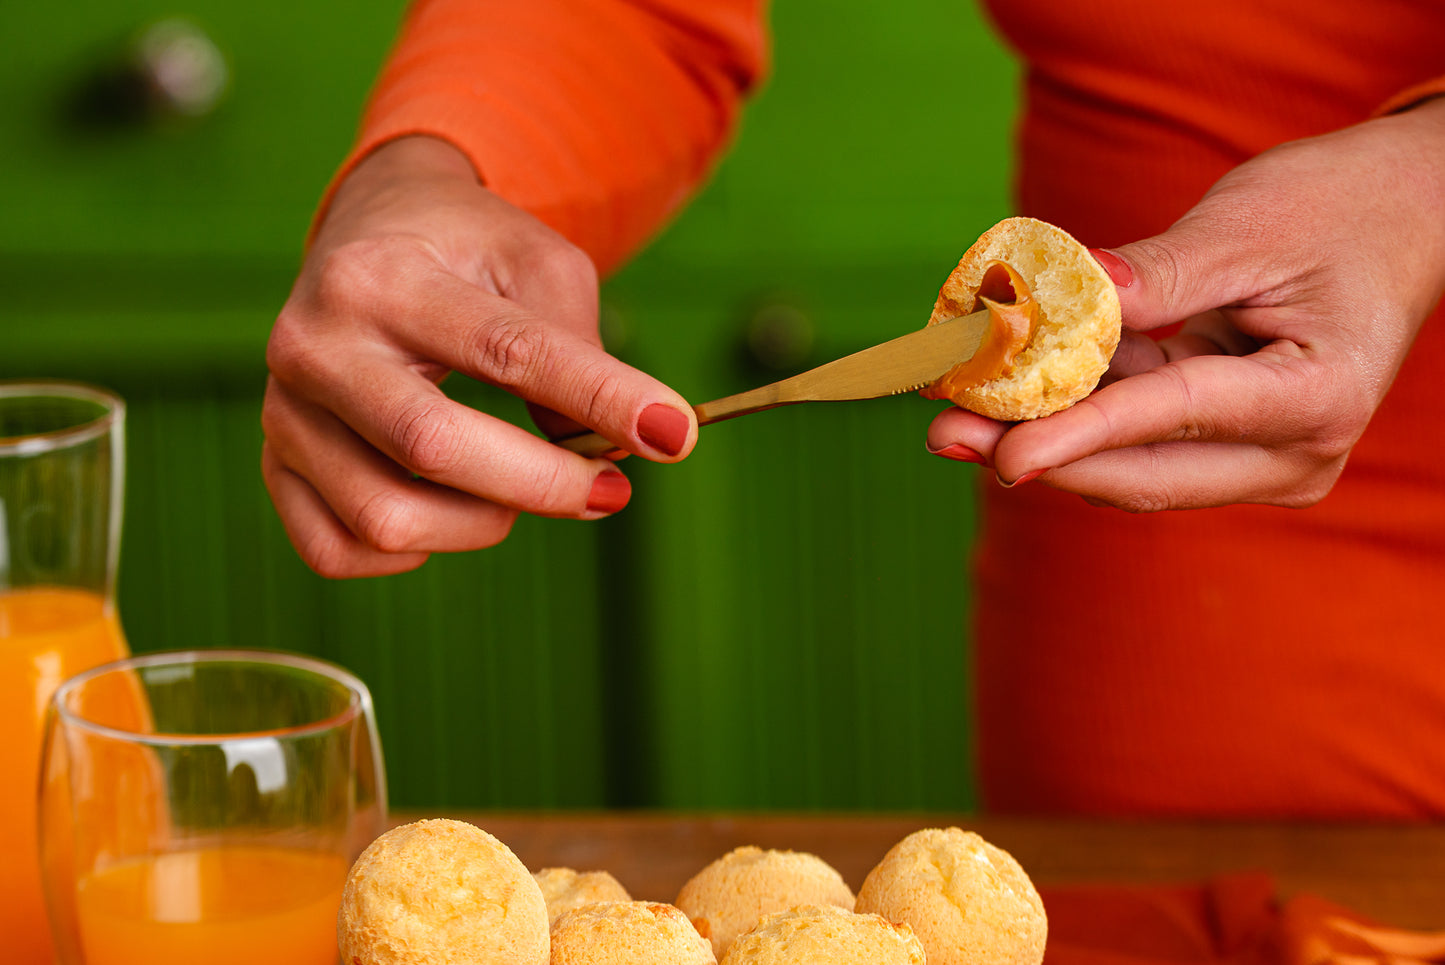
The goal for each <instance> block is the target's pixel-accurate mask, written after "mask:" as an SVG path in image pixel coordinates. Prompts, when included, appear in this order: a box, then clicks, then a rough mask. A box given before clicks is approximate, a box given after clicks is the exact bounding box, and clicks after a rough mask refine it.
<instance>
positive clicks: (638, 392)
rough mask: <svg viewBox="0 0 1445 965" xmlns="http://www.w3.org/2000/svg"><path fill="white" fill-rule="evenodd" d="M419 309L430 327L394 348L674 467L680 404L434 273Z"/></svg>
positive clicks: (545, 326)
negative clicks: (669, 463) (462, 375)
mask: <svg viewBox="0 0 1445 965" xmlns="http://www.w3.org/2000/svg"><path fill="white" fill-rule="evenodd" d="M416 310H417V311H418V312H419V313H420V314H421V315H422V317H424V318H425V319H426V320H427V323H426V324H425V325H412V326H407V327H406V328H405V329H404V330H402V331H400V332H398V333H397V340H398V344H399V345H400V347H402V348H403V349H405V350H407V351H409V352H411V353H413V354H414V355H415V356H416V357H417V358H419V359H429V360H433V361H437V362H441V363H443V364H445V365H447V366H448V367H450V368H452V369H455V370H457V371H459V372H463V373H465V374H467V375H470V376H472V377H473V378H476V379H480V380H481V381H484V382H488V383H490V384H492V385H495V386H498V387H499V388H503V389H506V390H507V391H509V392H512V393H513V394H514V395H517V396H519V397H521V398H522V399H525V400H526V401H528V402H530V403H533V404H534V405H539V406H542V407H544V408H546V409H550V410H551V411H553V412H556V413H559V414H561V415H563V416H566V417H567V418H570V419H572V420H574V421H575V422H577V423H579V424H581V425H584V426H587V427H588V428H590V429H593V430H595V431H597V432H599V433H601V434H602V435H604V436H606V437H607V438H608V439H609V440H611V441H612V442H614V443H616V444H617V445H618V446H620V447H621V448H623V449H627V450H628V451H630V452H634V453H636V454H638V455H641V456H645V457H647V458H649V459H653V460H658V461H664V462H670V461H673V460H676V459H680V458H682V457H683V456H684V455H685V454H686V452H687V451H688V450H689V448H690V446H691V443H692V441H693V439H694V438H695V434H696V428H695V417H694V416H693V412H692V407H691V406H690V405H688V403H687V400H686V399H684V398H683V397H682V396H681V395H679V394H678V393H676V392H674V391H673V390H672V389H670V388H668V387H667V386H666V385H664V384H663V383H662V382H659V381H658V380H657V379H655V378H653V377H652V376H650V375H647V374H646V373H644V372H641V371H639V370H637V369H635V368H633V367H632V366H630V365H627V364H626V363H625V362H622V361H620V360H619V359H617V358H615V357H613V356H612V355H610V354H608V353H607V352H606V351H605V350H604V349H602V348H601V347H599V346H598V345H596V344H594V343H593V342H592V341H590V340H589V339H587V338H584V337H583V336H581V335H579V334H576V333H575V332H573V331H570V330H569V329H567V328H565V327H562V326H558V325H554V324H550V323H549V321H548V320H547V319H545V318H544V317H542V316H540V315H538V314H535V313H533V312H531V311H528V310H527V309H525V308H523V307H521V306H519V305H517V304H516V303H515V302H512V301H510V300H508V299H506V298H503V297H501V296H498V295H493V294H491V293H490V292H486V291H483V290H481V289H479V288H476V287H474V286H472V285H470V284H468V283H466V282H465V281H463V280H461V279H459V278H456V277H455V276H453V275H449V274H446V273H444V272H439V273H438V277H437V278H436V279H435V283H434V284H431V285H428V286H426V287H425V296H424V300H423V301H422V303H421V304H420V305H419V306H417V308H416Z"/></svg>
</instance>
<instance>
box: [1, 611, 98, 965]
mask: <svg viewBox="0 0 1445 965" xmlns="http://www.w3.org/2000/svg"><path fill="white" fill-rule="evenodd" d="M125 655H126V646H125V640H124V638H123V637H122V636H121V632H120V625H119V624H118V622H117V621H116V617H115V612H114V608H113V607H107V606H106V604H105V601H104V600H103V599H102V598H101V597H100V596H99V595H97V594H95V593H91V592H89V591H86V590H74V589H66V588H63V587H31V588H27V589H21V590H8V591H4V592H0V734H3V735H4V738H3V740H0V855H4V856H5V860H3V861H0V931H3V932H4V933H5V944H6V946H7V949H6V951H7V955H8V954H13V955H14V956H15V958H14V960H15V961H17V962H35V963H41V965H43V963H45V962H49V961H51V951H50V930H49V927H48V926H47V924H46V917H45V903H44V899H43V898H42V896H41V888H40V862H39V858H38V856H37V849H36V844H35V820H36V817H35V810H36V786H37V782H38V777H39V770H40V742H41V738H42V736H43V733H44V725H45V706H46V703H47V702H48V701H49V700H50V696H51V694H53V693H54V692H55V688H56V687H58V686H59V685H60V683H61V682H62V681H63V680H65V679H66V678H67V677H70V676H72V675H73V674H76V673H79V672H80V671H82V670H85V669H87V668H89V667H93V666H95V665H97V664H101V663H105V662H107V661H110V660H115V659H118V658H120V657H123V656H125Z"/></svg>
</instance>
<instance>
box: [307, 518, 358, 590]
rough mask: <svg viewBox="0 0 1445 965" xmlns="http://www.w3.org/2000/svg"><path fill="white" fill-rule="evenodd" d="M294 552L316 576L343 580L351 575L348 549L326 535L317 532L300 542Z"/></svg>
mask: <svg viewBox="0 0 1445 965" xmlns="http://www.w3.org/2000/svg"><path fill="white" fill-rule="evenodd" d="M296 552H297V553H299V554H300V556H301V560H302V562H304V563H305V564H306V565H307V566H309V567H311V569H312V571H313V572H315V573H316V575H317V576H322V577H325V578H326V579H328V580H343V579H346V578H347V577H349V576H351V575H352V573H353V567H352V565H351V553H350V552H348V547H347V546H346V544H344V543H343V542H342V541H341V540H339V539H337V538H336V537H334V536H332V535H330V534H328V533H325V532H322V531H319V530H318V531H317V532H315V533H313V534H312V535H311V536H310V537H308V538H306V539H305V540H304V541H303V542H301V544H300V545H298V546H297V547H296Z"/></svg>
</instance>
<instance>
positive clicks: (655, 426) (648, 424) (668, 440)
mask: <svg viewBox="0 0 1445 965" xmlns="http://www.w3.org/2000/svg"><path fill="white" fill-rule="evenodd" d="M691 427H692V422H691V420H689V419H688V417H687V416H685V415H683V414H682V413H681V412H679V411H677V410H676V409H674V408H673V407H672V406H670V405H663V404H662V403H661V402H654V403H653V404H652V405H650V406H648V407H647V408H645V409H643V410H642V415H640V416H638V417H637V435H638V437H639V438H641V439H642V441H643V442H645V443H647V444H648V445H649V446H651V447H652V448H654V449H656V450H657V451H658V452H664V453H667V454H668V455H669V456H675V455H677V454H678V453H679V452H682V447H683V446H685V445H687V432H688V429H690V428H691Z"/></svg>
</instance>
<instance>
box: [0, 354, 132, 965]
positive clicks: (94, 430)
mask: <svg viewBox="0 0 1445 965" xmlns="http://www.w3.org/2000/svg"><path fill="white" fill-rule="evenodd" d="M124 435H125V405H124V403H122V401H121V400H120V398H119V397H117V396H116V395H114V394H113V393H111V392H107V391H106V390H104V389H98V388H94V387H92V386H86V385H76V384H72V383H64V382H42V381H31V382H10V381H7V382H0V732H3V733H4V735H5V740H4V741H0V935H4V936H5V939H4V943H5V947H6V954H5V955H4V956H0V957H5V958H6V960H9V956H12V955H13V956H14V960H15V961H17V962H26V963H34V965H46V963H48V962H50V961H51V960H52V958H51V948H50V930H49V928H48V927H47V925H46V921H45V902H44V899H43V897H42V892H41V883H40V862H39V857H38V852H37V849H36V841H35V782H36V775H37V774H38V773H39V763H40V741H41V729H42V726H43V723H44V720H45V707H46V704H47V702H48V701H49V700H50V696H51V694H52V693H54V691H55V688H56V687H57V686H59V685H60V682H61V681H62V680H64V679H65V678H67V677H69V676H71V675H72V674H75V673H77V672H79V671H81V670H84V669H86V668H88V667H93V666H95V665H96V664H101V663H105V662H107V661H109V660H114V659H116V658H118V657H122V656H124V655H125V654H126V652H127V651H126V645H125V639H124V637H123V636H122V635H121V630H120V622H119V620H118V618H117V616H116V608H115V571H116V561H117V558H118V555H119V553H120V524H121V487H122V484H123V479H124V471H123V463H124V456H125V443H124Z"/></svg>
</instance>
